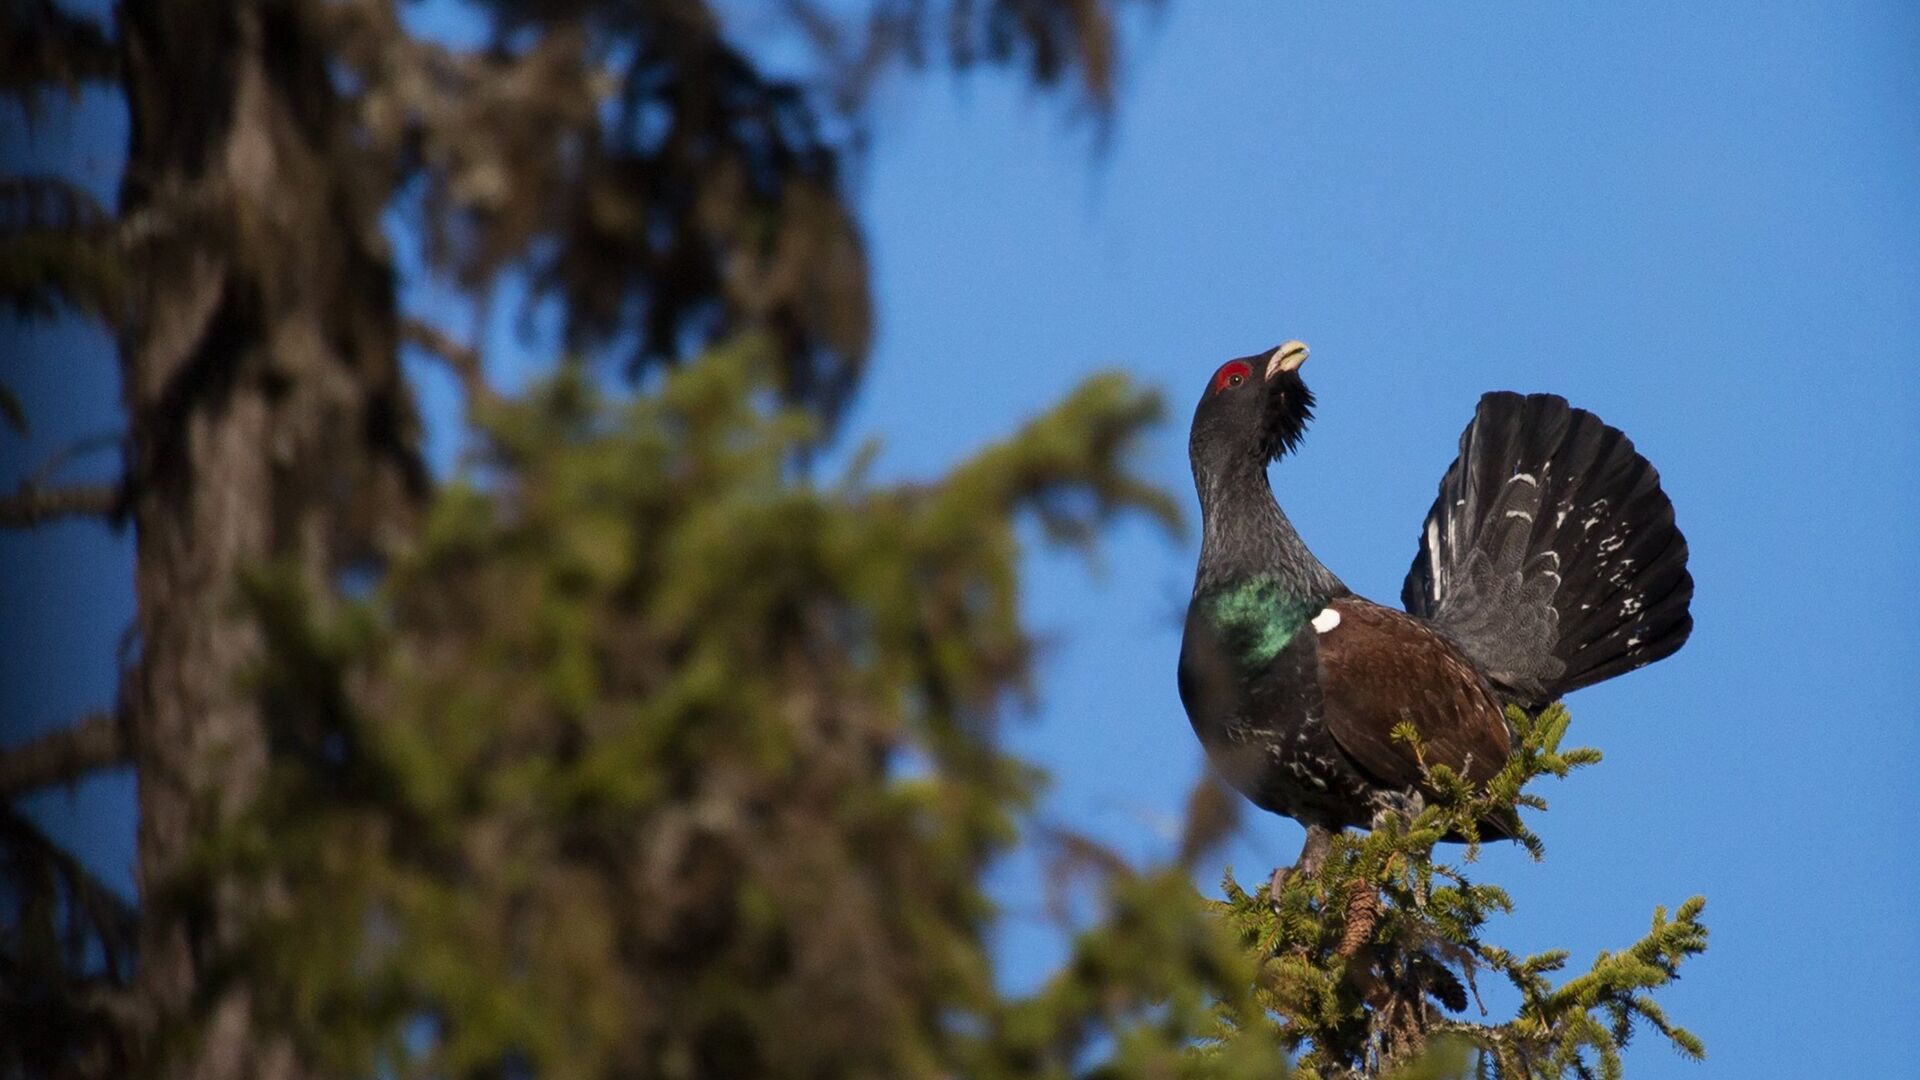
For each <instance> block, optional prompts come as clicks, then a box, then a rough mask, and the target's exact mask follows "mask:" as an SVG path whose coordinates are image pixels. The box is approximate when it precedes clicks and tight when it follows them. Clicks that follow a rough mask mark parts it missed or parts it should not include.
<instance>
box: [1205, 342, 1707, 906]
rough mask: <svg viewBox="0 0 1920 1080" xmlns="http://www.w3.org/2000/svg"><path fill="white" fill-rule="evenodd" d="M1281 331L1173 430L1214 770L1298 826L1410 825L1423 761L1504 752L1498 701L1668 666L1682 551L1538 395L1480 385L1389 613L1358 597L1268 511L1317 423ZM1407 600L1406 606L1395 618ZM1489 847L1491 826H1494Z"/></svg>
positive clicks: (1237, 364) (1627, 445)
mask: <svg viewBox="0 0 1920 1080" xmlns="http://www.w3.org/2000/svg"><path fill="white" fill-rule="evenodd" d="M1307 355H1308V349H1307V346H1306V345H1305V344H1304V343H1302V342H1299V341H1288V342H1286V343H1284V344H1282V345H1279V346H1276V347H1274V348H1272V349H1270V350H1267V351H1266V352H1264V353H1257V354H1254V355H1252V356H1245V357H1240V358H1238V359H1234V360H1229V361H1227V362H1226V363H1225V364H1222V365H1221V366H1220V367H1219V368H1218V369H1217V370H1216V371H1215V372H1214V373H1213V375H1212V377H1211V378H1210V379H1209V380H1208V383H1207V388H1206V391H1205V393H1204V394H1203V395H1202V396H1201V398H1200V402H1199V405H1198V406H1197V407H1196V408H1195V409H1194V414H1193V427H1192V432H1191V435H1190V437H1189V439H1188V457H1189V460H1190V462H1191V464H1192V467H1193V480H1194V487H1195V489H1196V491H1197V493H1198V495H1199V499H1200V516H1201V545H1200V557H1199V563H1198V566H1197V567H1196V570H1195V574H1194V585H1193V594H1192V597H1191V599H1190V600H1189V603H1188V606H1187V615H1186V623H1185V628H1184V631H1183V634H1182V638H1181V647H1180V660H1179V671H1178V676H1179V689H1180V699H1181V702H1182V704H1183V705H1184V706H1185V708H1186V712H1187V717H1188V719H1189V720H1190V721H1191V722H1192V725H1193V729H1194V733H1195V734H1196V735H1197V736H1198V737H1199V740H1200V743H1201V745H1202V746H1203V747H1204V748H1205V750H1206V753H1207V757H1208V759H1209V761H1210V763H1211V764H1212V766H1213V768H1214V770H1215V771H1216V772H1217V773H1218V775H1219V776H1220V777H1221V778H1222V779H1224V780H1225V781H1226V782H1227V783H1228V784H1229V785H1230V786H1232V787H1233V788H1235V789H1236V790H1238V791H1239V792H1240V794H1242V795H1244V796H1245V797H1246V798H1247V799H1248V800H1249V801H1251V802H1252V803H1253V804H1254V805H1256V806H1258V807H1260V808H1261V809H1264V810H1267V811H1271V812H1272V813H1275V814H1279V815H1281V816H1283V817H1288V818H1292V819H1294V820H1295V821H1297V822H1299V823H1300V824H1302V825H1303V826H1305V828H1306V833H1307V836H1306V842H1305V844H1304V845H1303V847H1302V850H1301V855H1300V858H1299V860H1298V861H1297V862H1296V863H1295V864H1294V866H1293V867H1292V868H1282V869H1281V870H1279V871H1276V872H1275V879H1274V883H1273V890H1274V894H1275V895H1277V894H1278V890H1279V887H1280V884H1281V883H1282V882H1283V881H1284V880H1285V875H1286V874H1287V873H1290V872H1293V871H1305V872H1308V873H1314V872H1317V870H1318V868H1319V867H1320V865H1321V864H1322V862H1323V861H1324V859H1325V857H1326V854H1327V852H1328V850H1329V847H1330V845H1331V837H1332V835H1333V834H1334V833H1336V832H1338V831H1340V830H1342V829H1345V828H1348V827H1361V828H1367V827H1372V826H1373V825H1375V824H1377V823H1378V821H1379V815H1381V814H1383V813H1403V814H1404V813H1412V812H1417V810H1418V809H1419V807H1420V806H1422V805H1423V803H1422V800H1423V799H1424V798H1425V797H1427V796H1428V795H1430V794H1431V791H1430V790H1429V789H1428V788H1427V787H1426V786H1425V782H1426V781H1425V777H1426V775H1427V774H1426V772H1425V770H1423V767H1422V762H1421V760H1420V759H1419V758H1417V757H1416V749H1415V747H1414V746H1413V745H1410V744H1409V743H1408V742H1406V741H1404V740H1402V739H1399V738H1396V737H1395V736H1394V729H1395V728H1396V727H1397V726H1398V725H1400V724H1403V723H1407V724H1411V725H1412V726H1413V728H1414V729H1415V731H1416V732H1417V733H1418V736H1419V738H1418V743H1419V751H1418V752H1419V754H1421V755H1423V756H1424V760H1425V763H1426V765H1427V766H1432V765H1441V764H1444V765H1447V766H1449V767H1450V768H1452V769H1453V770H1455V771H1456V772H1457V773H1459V774H1460V775H1462V776H1464V777H1465V778H1466V779H1467V780H1469V781H1472V782H1476V783H1477V782H1484V781H1485V780H1487V779H1488V778H1490V777H1492V776H1493V775H1494V774H1496V773H1497V772H1499V771H1500V769H1501V767H1502V766H1503V765H1504V764H1505V763H1506V761H1507V758H1508V755H1509V754H1510V753H1511V752H1512V746H1513V739H1514V733H1513V732H1512V730H1511V729H1510V727H1509V724H1508V721H1507V719H1506V706H1508V705H1519V706H1521V707H1522V708H1524V709H1529V710H1538V709H1540V708H1543V707H1545V706H1546V705H1549V704H1551V703H1552V702H1554V701H1557V700H1558V699H1559V698H1560V697H1561V696H1562V695H1565V694H1567V693H1569V692H1571V691H1574V690H1577V689H1580V688H1581V687H1585V686H1591V685H1592V684H1594V683H1597V682H1600V681H1601V680H1604V679H1611V678H1613V677H1615V676H1617V675H1621V674H1624V673H1626V672H1628V671H1632V670H1634V669H1636V668H1639V667H1643V666H1645V665H1647V664H1650V663H1653V662H1654V661H1656V660H1660V659H1663V658H1665V657H1667V656H1670V655H1672V654H1673V653H1674V652H1675V651H1676V650H1678V649H1679V648H1680V646H1681V645H1682V644H1684V643H1685V642H1686V640H1687V637H1688V635H1689V634H1690V633H1691V632H1692V628H1693V618H1692V615H1691V613H1690V612H1689V606H1690V604H1691V602H1692V598H1693V578H1692V576H1691V575H1690V574H1689V573H1688V570H1687V544H1686V539H1685V538H1684V537H1683V536H1682V535H1681V533H1680V530H1679V528H1678V527H1677V526H1676V525H1675V523H1674V512H1673V504H1672V502H1671V501H1670V500H1669V498H1668V496H1667V494H1666V492H1665V491H1663V490H1662V489H1661V486H1660V476H1659V473H1658V472H1657V471H1656V470H1655V469H1654V467H1653V465H1652V464H1651V463H1649V462H1648V461H1647V459H1646V458H1645V457H1643V456H1641V455H1640V454H1639V453H1638V452H1637V451H1636V450H1635V449H1634V446H1633V443H1632V442H1631V441H1630V440H1629V439H1628V438H1627V437H1626V436H1625V435H1624V434H1622V433H1621V432H1620V430H1619V429H1617V428H1614V427H1610V426H1608V425H1607V424H1605V423H1603V422H1602V421H1601V420H1600V419H1599V418H1598V417H1596V416H1595V415H1594V414H1593V413H1591V412H1588V411H1586V410H1584V409H1579V408H1574V407H1572V406H1571V405H1569V404H1568V403H1567V401H1566V399H1565V398H1563V397H1559V396H1557V395H1553V394H1537V393H1536V394H1519V393H1513V392H1510V391H1495V392H1492V393H1488V394H1485V395H1483V396H1482V397H1481V398H1480V402H1479V405H1478V407H1477V408H1476V409H1475V411H1474V415H1473V419H1472V420H1471V421H1470V422H1469V423H1468V424H1467V427H1466V430H1465V431H1464V432H1463V433H1462V434H1461V436H1460V449H1459V456H1458V457H1457V458H1455V460H1454V461H1453V464H1452V465H1451V466H1450V467H1449V468H1448V469H1447V471H1446V473H1445V474H1444V475H1443V477H1442V478H1441V480H1440V486H1439V492H1438V493H1437V495H1436V496H1435V498H1434V501H1433V505H1432V508H1431V509H1429V510H1428V512H1427V516H1426V520H1425V522H1424V524H1423V527H1422V529H1421V532H1420V538H1419V549H1418V552H1417V553H1416V555H1415V556H1414V560H1413V565H1412V567H1411V568H1410V569H1409V571H1408V573H1407V577H1406V582H1405V585H1404V587H1403V588H1402V590H1401V597H1400V599H1401V605H1402V608H1394V607H1390V606H1387V605H1385V604H1380V603H1376V602H1374V601H1372V600H1369V599H1367V598H1366V597H1363V596H1360V595H1358V594H1356V593H1355V592H1354V591H1353V590H1351V589H1349V588H1347V586H1346V585H1345V584H1344V583H1343V582H1342V581H1341V580H1340V578H1339V577H1338V576H1336V575H1335V574H1334V573H1333V571H1331V570H1329V569H1328V568H1327V566H1326V565H1325V564H1324V563H1322V562H1321V561H1320V560H1319V559H1318V558H1317V557H1315V555H1314V554H1313V552H1312V551H1311V550H1309V549H1308V547H1307V545H1306V543H1305V542H1304V541H1302V539H1301V538H1300V534H1299V533H1298V532H1297V531H1296V530H1295V529H1294V527H1293V524H1292V522H1291V521H1289V520H1288V518H1287V515H1286V512H1285V511H1284V510H1282V509H1281V507H1280V504H1279V503H1278V501H1276V499H1275V498H1274V494H1273V488H1272V484H1271V481H1270V480H1269V477H1268V466H1269V465H1270V464H1272V463H1273V462H1275V461H1277V460H1279V459H1281V458H1283V457H1285V456H1286V455H1287V454H1289V453H1291V452H1292V451H1293V450H1294V449H1295V448H1296V447H1297V446H1298V445H1299V444H1300V441H1301V439H1302V437H1303V436H1304V434H1305V432H1306V428H1307V425H1308V423H1309V421H1310V420H1311V419H1312V416H1313V407H1314V397H1313V393H1312V391H1310V390H1309V389H1308V388H1307V385H1306V383H1305V381H1304V380H1303V378H1302V376H1301V369H1302V367H1303V366H1304V365H1305V363H1306V360H1307ZM1403 609H1404V610H1403ZM1486 833H1487V835H1491V836H1496V837H1497V836H1501V835H1505V833H1504V831H1503V829H1502V828H1501V826H1500V824H1499V823H1498V822H1490V823H1489V824H1488V829H1487V830H1486Z"/></svg>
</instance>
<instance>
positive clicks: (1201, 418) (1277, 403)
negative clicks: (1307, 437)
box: [1188, 341, 1313, 471]
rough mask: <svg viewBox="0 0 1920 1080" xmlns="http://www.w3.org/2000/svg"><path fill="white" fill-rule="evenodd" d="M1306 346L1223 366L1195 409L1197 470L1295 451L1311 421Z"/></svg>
mask: <svg viewBox="0 0 1920 1080" xmlns="http://www.w3.org/2000/svg"><path fill="white" fill-rule="evenodd" d="M1306 362H1307V346H1306V345H1305V343H1303V342H1298V341H1289V342H1287V343H1286V344H1284V345H1276V346H1274V347H1273V348H1271V349H1268V350H1267V351H1265V352H1262V353H1257V354H1255V355H1253V356H1243V357H1241V358H1239V359H1237V360H1229V361H1227V362H1226V363H1224V364H1222V365H1220V368H1219V370H1217V371H1215V372H1214V373H1213V376H1212V378H1210V379H1209V380H1208V381H1207V391H1206V393H1205V394H1203V395H1201V397H1200V405H1199V407H1198V408H1196V409H1194V411H1193V434H1192V436H1191V438H1190V440H1189V443H1188V453H1189V454H1190V455H1191V456H1192V458H1193V464H1194V468H1195V469H1196V471H1197V470H1199V469H1200V468H1202V467H1203V465H1225V464H1227V463H1228V462H1230V461H1235V460H1238V461H1249V460H1250V461H1252V462H1253V463H1255V464H1256V465H1260V466H1264V465H1265V464H1266V463H1267V462H1269V461H1272V460H1274V459H1275V458H1278V457H1280V456H1281V455H1282V454H1285V453H1287V452H1288V451H1290V450H1292V449H1293V448H1294V446H1295V445H1297V444H1298V443H1299V441H1300V436H1301V435H1302V434H1304V433H1305V432H1306V430H1307V421H1309V420H1311V419H1313V392H1312V391H1311V390H1308V389H1307V384H1306V383H1305V382H1304V381H1302V380H1301V378H1300V367H1301V365H1302V364H1305V363H1306Z"/></svg>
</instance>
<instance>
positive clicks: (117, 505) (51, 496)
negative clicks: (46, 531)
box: [0, 483, 124, 529]
mask: <svg viewBox="0 0 1920 1080" xmlns="http://www.w3.org/2000/svg"><path fill="white" fill-rule="evenodd" d="M123 495H124V489H123V488H122V487H121V486H120V485H118V484H74V485H70V486H67V487H40V486H38V485H35V484H31V483H28V484H22V485H21V486H20V487H19V489H18V490H16V491H15V492H14V493H13V494H12V495H9V496H6V497H5V498H0V528H10V529H22V528H26V529H30V528H33V527H34V526H36V525H41V524H44V523H46V522H49V521H54V520H57V519H59V518H68V517H93V518H101V519H103V520H106V521H110V522H111V521H114V520H116V519H117V518H119V516H120V513H121V509H122V498H123Z"/></svg>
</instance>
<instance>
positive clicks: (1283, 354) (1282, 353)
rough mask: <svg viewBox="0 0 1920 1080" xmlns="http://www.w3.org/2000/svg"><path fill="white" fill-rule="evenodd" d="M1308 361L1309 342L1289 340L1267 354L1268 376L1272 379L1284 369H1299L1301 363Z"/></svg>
mask: <svg viewBox="0 0 1920 1080" xmlns="http://www.w3.org/2000/svg"><path fill="white" fill-rule="evenodd" d="M1306 362H1307V343H1306V342H1304V341H1289V342H1287V343H1286V344H1284V345H1281V346H1280V347H1279V348H1276V349H1274V350H1273V352H1271V353H1269V354H1268V355H1267V378H1269V379H1271V378H1273V377H1274V376H1275V375H1278V374H1280V373H1281V372H1283V371H1298V370H1300V365H1301V364H1304V363H1306Z"/></svg>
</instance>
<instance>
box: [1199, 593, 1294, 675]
mask: <svg viewBox="0 0 1920 1080" xmlns="http://www.w3.org/2000/svg"><path fill="white" fill-rule="evenodd" d="M1205 603H1206V604H1207V609H1206V610H1207V614H1208V616H1209V617H1210V618H1211V619H1212V621H1213V625H1214V626H1215V627H1216V628H1217V629H1218V630H1219V631H1220V634H1221V636H1222V637H1223V638H1225V639H1226V641H1227V643H1228V645H1229V646H1230V647H1231V648H1232V649H1233V650H1234V651H1235V652H1236V653H1237V654H1238V655H1239V657H1240V661H1241V663H1243V664H1245V665H1247V666H1248V667H1258V666H1262V665H1265V664H1267V663H1269V662H1271V661H1272V660H1273V658H1274V657H1275V656H1278V655H1279V654H1280V650H1281V649H1284V648H1286V647H1287V643H1288V642H1289V641H1292V640H1293V637H1294V635H1295V634H1298V633H1299V632H1300V631H1301V629H1302V628H1304V627H1305V626H1306V625H1307V624H1308V622H1310V621H1311V620H1312V619H1313V616H1314V614H1315V612H1316V610H1317V609H1318V605H1317V604H1315V603H1313V602H1312V601H1310V600H1307V599H1304V598H1302V597H1298V596H1295V595H1293V594H1291V593H1288V592H1286V591H1285V590H1284V589H1282V588H1281V587H1280V585H1279V584H1278V583H1277V582H1275V581H1274V580H1273V579H1271V578H1254V579H1251V580H1248V581H1243V582H1238V583H1236V584H1233V585H1226V586H1222V587H1221V588H1219V589H1217V590H1215V591H1214V592H1212V593H1211V594H1209V595H1208V596H1207V597H1206V598H1205Z"/></svg>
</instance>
